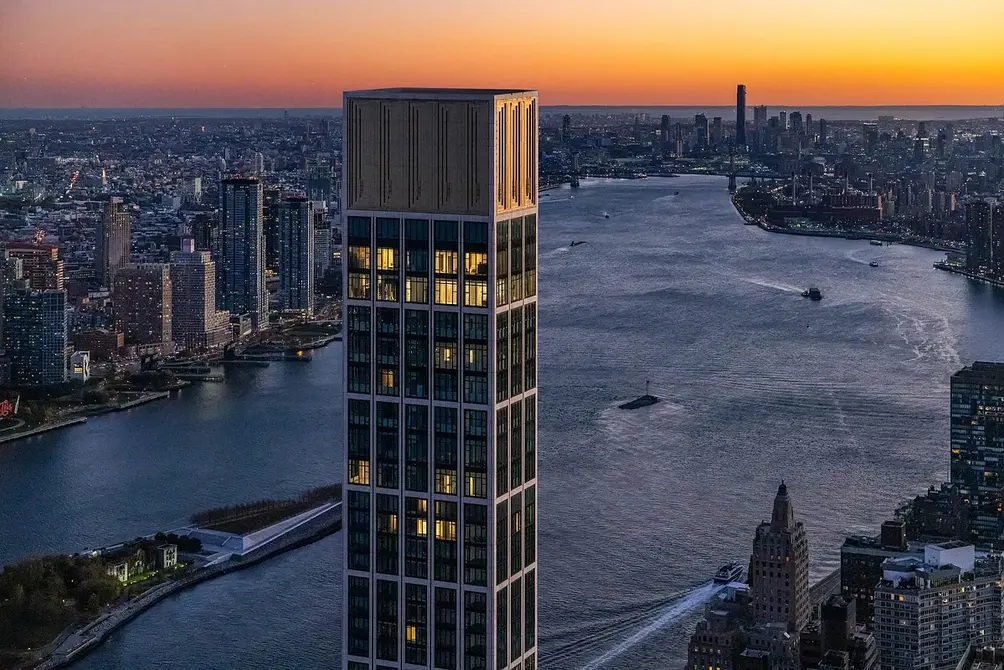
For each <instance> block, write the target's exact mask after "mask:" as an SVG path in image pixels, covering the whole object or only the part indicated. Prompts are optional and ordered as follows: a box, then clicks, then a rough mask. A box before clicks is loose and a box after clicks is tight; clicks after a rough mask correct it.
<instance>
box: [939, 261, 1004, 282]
mask: <svg viewBox="0 0 1004 670" xmlns="http://www.w3.org/2000/svg"><path fill="white" fill-rule="evenodd" d="M934 267H935V268H936V269H938V270H944V271H945V272H951V273H953V274H957V275H962V276H963V277H968V278H969V279H972V280H974V281H979V282H983V283H984V284H990V285H991V286H996V287H998V288H1004V281H1000V280H997V279H991V278H990V277H984V276H983V275H980V274H977V273H975V272H970V271H969V270H967V269H966V268H964V267H961V266H959V265H957V264H955V263H947V262H945V261H938V262H937V263H935V264H934Z"/></svg>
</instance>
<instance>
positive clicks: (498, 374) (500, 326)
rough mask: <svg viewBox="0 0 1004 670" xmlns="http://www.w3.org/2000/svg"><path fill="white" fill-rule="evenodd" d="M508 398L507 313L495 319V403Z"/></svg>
mask: <svg viewBox="0 0 1004 670" xmlns="http://www.w3.org/2000/svg"><path fill="white" fill-rule="evenodd" d="M508 397H509V313H508V312H502V313H501V314H498V315H497V316H496V317H495V402H503V401H504V400H505V399H506V398H508Z"/></svg>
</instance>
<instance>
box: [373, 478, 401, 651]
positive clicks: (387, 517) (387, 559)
mask: <svg viewBox="0 0 1004 670" xmlns="http://www.w3.org/2000/svg"><path fill="white" fill-rule="evenodd" d="M376 507H377V509H376V538H377V554H376V571H377V572H379V573H381V574H384V575H396V574H398V566H397V564H398V557H397V520H398V508H397V496H392V495H385V494H383V493H378V494H377V496H376ZM387 660H393V659H387Z"/></svg>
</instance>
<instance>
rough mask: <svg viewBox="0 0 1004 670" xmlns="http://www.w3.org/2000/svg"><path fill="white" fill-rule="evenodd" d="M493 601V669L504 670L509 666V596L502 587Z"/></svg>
mask: <svg viewBox="0 0 1004 670" xmlns="http://www.w3.org/2000/svg"><path fill="white" fill-rule="evenodd" d="M497 598H498V599H497V600H496V601H495V628H496V633H495V668H496V670H504V668H505V667H506V666H507V665H509V663H508V660H509V657H508V655H507V654H506V648H507V647H508V646H509V596H508V594H507V592H506V588H505V587H504V586H503V587H502V588H501V589H500V590H499V592H498V596H497Z"/></svg>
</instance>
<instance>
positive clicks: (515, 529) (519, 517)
mask: <svg viewBox="0 0 1004 670" xmlns="http://www.w3.org/2000/svg"><path fill="white" fill-rule="evenodd" d="M509 527H510V528H511V529H512V536H511V538H510V540H509V542H510V546H509V548H510V552H509V556H510V561H511V562H510V564H509V569H510V570H512V573H513V574H516V573H517V572H519V570H520V568H522V567H523V542H522V539H523V497H522V496H521V495H520V494H518V493H514V494H512V496H511V497H510V498H509Z"/></svg>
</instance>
